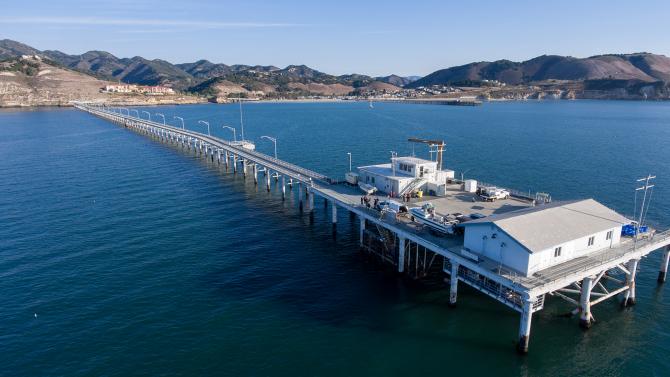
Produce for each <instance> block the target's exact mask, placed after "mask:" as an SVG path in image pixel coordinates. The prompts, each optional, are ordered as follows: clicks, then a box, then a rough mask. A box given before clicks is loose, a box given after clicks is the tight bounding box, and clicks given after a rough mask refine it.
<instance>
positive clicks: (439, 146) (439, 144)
mask: <svg viewBox="0 0 670 377" xmlns="http://www.w3.org/2000/svg"><path fill="white" fill-rule="evenodd" d="M407 141H409V142H410V143H421V144H428V145H429V146H430V147H431V148H432V147H435V148H436V152H437V159H436V160H437V169H438V170H442V153H443V152H444V146H445V145H446V144H445V143H444V140H427V139H419V138H417V137H410V138H409V139H407Z"/></svg>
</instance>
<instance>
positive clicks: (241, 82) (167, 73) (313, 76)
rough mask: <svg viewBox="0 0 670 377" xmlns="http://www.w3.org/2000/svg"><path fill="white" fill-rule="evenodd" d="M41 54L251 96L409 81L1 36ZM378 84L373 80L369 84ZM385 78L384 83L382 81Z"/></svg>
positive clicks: (0, 45)
mask: <svg viewBox="0 0 670 377" xmlns="http://www.w3.org/2000/svg"><path fill="white" fill-rule="evenodd" d="M21 55H40V56H42V57H43V58H46V59H49V60H52V61H53V62H55V63H57V64H59V65H62V66H63V67H67V68H70V69H72V70H75V71H79V72H82V73H86V74H89V75H92V76H95V77H96V78H99V79H103V80H110V81H121V82H125V83H129V84H140V85H165V86H170V87H173V88H175V89H177V90H182V91H188V92H191V93H197V94H202V95H207V96H211V97H220V96H223V97H227V96H229V95H234V94H236V93H237V94H239V93H242V94H244V95H249V96H270V97H273V96H280V97H289V98H290V97H296V96H309V95H346V94H348V93H351V92H353V91H355V90H358V91H360V90H361V89H362V90H363V91H366V90H372V88H383V90H387V91H397V90H399V87H400V86H402V85H405V84H406V83H408V82H410V80H409V79H405V78H402V77H399V76H395V75H391V76H386V77H381V78H379V79H375V78H372V77H370V76H366V75H359V74H350V75H341V76H334V75H329V74H326V73H323V72H320V71H318V70H315V69H313V68H310V67H307V66H305V65H289V66H287V67H285V68H283V69H281V68H278V67H275V66H260V65H256V66H252V65H244V64H234V65H227V64H222V63H212V62H210V61H208V60H198V61H196V62H193V63H182V64H172V63H170V62H167V61H165V60H160V59H154V60H148V59H144V58H142V57H140V56H136V57H133V58H118V57H116V56H114V55H113V54H110V53H109V52H106V51H88V52H86V53H83V54H81V55H69V54H65V53H63V52H60V51H57V50H45V51H39V50H37V49H34V48H32V47H30V46H27V45H24V44H21V43H19V42H15V41H11V40H8V39H5V40H2V41H0V57H4V58H7V57H19V56H21ZM374 83H377V84H375V85H371V84H374ZM381 83H385V84H386V85H379V84H381Z"/></svg>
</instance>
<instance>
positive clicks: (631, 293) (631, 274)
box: [621, 259, 639, 307]
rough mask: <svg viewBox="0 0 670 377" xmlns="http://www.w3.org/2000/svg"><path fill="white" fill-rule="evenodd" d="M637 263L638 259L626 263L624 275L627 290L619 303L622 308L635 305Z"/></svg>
mask: <svg viewBox="0 0 670 377" xmlns="http://www.w3.org/2000/svg"><path fill="white" fill-rule="evenodd" d="M638 262H639V259H631V260H630V261H628V263H626V268H627V269H628V273H627V274H626V284H627V285H628V290H626V292H625V293H624V298H623V301H622V302H621V306H623V307H628V306H633V305H635V277H636V275H637V265H638Z"/></svg>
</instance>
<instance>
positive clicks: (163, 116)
mask: <svg viewBox="0 0 670 377" xmlns="http://www.w3.org/2000/svg"><path fill="white" fill-rule="evenodd" d="M156 115H160V116H161V117H162V118H163V125H165V115H163V114H161V113H156Z"/></svg>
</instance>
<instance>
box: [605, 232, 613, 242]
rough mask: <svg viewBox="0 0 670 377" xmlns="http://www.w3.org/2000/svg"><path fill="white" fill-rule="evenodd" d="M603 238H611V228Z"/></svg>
mask: <svg viewBox="0 0 670 377" xmlns="http://www.w3.org/2000/svg"><path fill="white" fill-rule="evenodd" d="M605 239H606V240H611V239H612V231H611V230H610V231H609V232H607V235H606V236H605Z"/></svg>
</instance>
